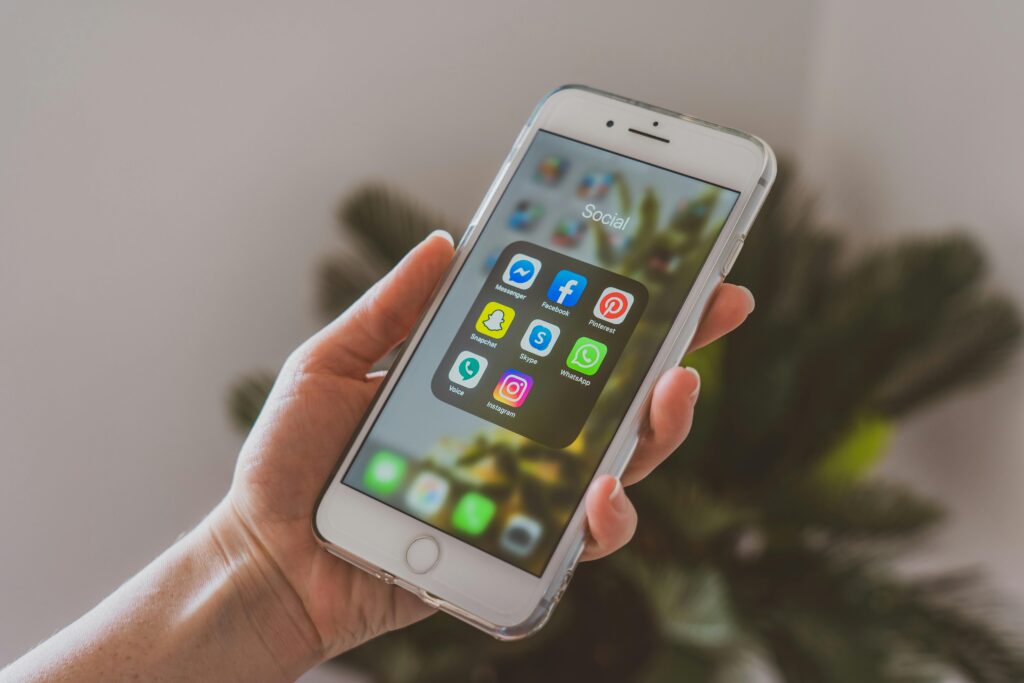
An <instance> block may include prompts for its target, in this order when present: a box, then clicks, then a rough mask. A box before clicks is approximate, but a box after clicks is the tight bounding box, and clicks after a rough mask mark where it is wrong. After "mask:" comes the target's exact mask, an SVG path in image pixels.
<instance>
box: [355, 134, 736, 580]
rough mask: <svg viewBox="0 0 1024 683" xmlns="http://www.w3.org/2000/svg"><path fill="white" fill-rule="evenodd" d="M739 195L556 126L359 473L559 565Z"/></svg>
mask: <svg viewBox="0 0 1024 683" xmlns="http://www.w3.org/2000/svg"><path fill="white" fill-rule="evenodd" d="M738 198H739V193H738V192H736V191H734V190H731V189H728V188H725V187H721V186H718V185H714V184H712V183H709V182H706V181H703V180H700V179H697V178H693V177H690V176H686V175H682V174H680V173H677V172H674V171H670V170H667V169H664V168H661V167H658V166H653V165H651V164H647V163H644V162H642V161H639V160H637V159H632V158H629V157H626V156H622V155H619V154H615V153H613V152H609V151H607V150H604V149H600V148H598V147H594V146H592V145H588V144H585V143H582V142H579V141H576V140H572V139H570V138H567V137H564V136H561V135H557V134H555V133H550V132H547V131H543V130H541V131H539V132H538V133H537V135H536V136H535V138H534V140H533V142H532V143H531V145H530V147H529V149H528V150H527V152H526V154H525V156H524V157H523V160H522V163H521V164H520V166H519V167H518V169H517V170H516V171H515V174H514V175H513V177H512V180H511V181H510V183H509V185H508V187H507V188H506V190H505V192H504V194H503V195H502V196H501V198H500V199H499V201H498V203H497V205H496V207H495V209H494V212H493V213H492V214H491V216H490V218H489V220H488V221H487V224H486V225H485V226H484V227H483V229H482V232H481V234H480V236H479V238H478V239H477V241H476V243H475V244H474V246H473V249H472V251H471V252H470V254H469V256H468V258H467V259H466V261H465V263H464V264H463V266H462V268H461V270H460V271H459V273H458V275H457V276H456V278H455V281H454V283H453V285H452V287H451V288H450V289H449V291H448V292H447V294H446V295H445V298H444V300H443V301H442V302H441V304H440V306H439V308H438V310H437V313H436V315H435V316H434V318H433V320H432V321H431V322H430V324H429V327H428V328H427V330H426V331H425V333H424V335H423V337H422V339H421V342H420V344H419V345H418V346H417V348H416V349H415V352H414V353H413V355H412V357H411V358H410V360H409V362H408V364H407V365H406V367H405V369H404V371H403V372H402V375H401V377H400V378H399V379H398V381H397V383H396V385H395V387H394V391H393V392H392V393H391V395H390V396H389V397H388V399H387V402H386V404H385V405H384V406H383V408H382V409H381V411H380V413H379V415H378V416H377V419H376V420H375V422H374V423H373V424H372V426H371V427H370V430H369V432H368V434H367V437H366V439H365V440H364V441H363V443H362V446H361V447H360V449H359V452H358V453H357V455H356V457H355V458H354V459H353V460H352V462H351V464H350V465H349V467H348V470H347V471H346V472H344V474H343V478H342V481H343V483H344V484H346V485H347V486H350V487H352V488H355V489H357V490H359V491H361V492H362V493H364V494H366V495H368V496H372V497H373V498H375V499H377V500H379V501H381V502H383V503H385V504H387V505H390V506H391V507H394V508H396V509H398V510H401V511H402V512H404V513H406V514H409V515H412V516H414V517H416V518H418V519H420V520H422V521H424V522H425V523H427V524H429V525H431V526H433V527H435V528H437V529H439V530H441V531H443V532H445V533H446V534H449V535H451V536H453V537H455V538H458V539H461V540H462V541H465V542H466V543H470V544H472V545H473V546H475V547H477V548H479V549H481V550H483V551H485V552H487V553H490V554H491V555H494V556H496V557H498V558H501V559H502V560H505V561H507V562H510V563H512V564H513V565H515V566H517V567H519V568H521V569H523V570H525V571H528V572H530V573H532V574H534V575H537V576H539V575H540V574H542V573H543V571H544V568H545V566H546V565H547V562H548V560H549V559H550V557H551V554H552V553H553V552H554V549H555V547H556V545H557V544H558V541H559V540H560V538H561V536H562V533H563V532H564V530H565V527H566V525H567V524H568V522H569V519H570V517H571V516H572V514H573V512H574V511H575V509H576V506H577V505H578V504H579V502H580V500H581V498H582V496H583V494H584V493H585V491H586V487H587V485H588V484H589V482H590V479H591V478H592V476H593V474H594V472H595V470H596V469H597V466H598V464H599V463H600V461H601V458H602V456H603V455H604V453H605V450H606V449H607V448H608V445H609V443H610V442H611V440H612V437H613V436H614V434H615V432H616V430H617V429H618V426H619V424H620V422H621V420H622V419H623V417H624V415H625V413H626V411H627V410H628V408H629V406H630V404H631V403H632V401H633V398H634V397H635V395H636V392H637V390H638V389H639V387H640V384H641V383H642V381H643V379H644V376H645V375H646V373H647V371H648V370H649V368H650V366H651V364H652V363H653V362H654V358H655V355H656V354H657V352H658V350H659V348H660V346H661V344H662V343H663V341H664V339H665V337H666V335H667V334H668V331H669V329H670V327H671V326H672V323H673V322H674V321H675V318H676V316H677V314H678V312H679V309H680V308H681V307H682V304H683V301H684V300H685V299H686V296H687V294H688V293H689V291H690V289H691V287H692V286H693V284H694V281H695V280H696V278H697V275H698V273H699V272H700V269H701V266H702V265H703V263H704V261H705V259H706V258H707V256H708V254H709V252H710V250H711V247H712V246H713V245H714V243H715V240H716V238H717V237H718V234H719V232H720V231H721V229H722V226H723V225H724V224H725V222H726V220H727V219H728V217H729V214H730V212H731V211H732V210H733V207H734V206H735V205H736V201H737V199H738Z"/></svg>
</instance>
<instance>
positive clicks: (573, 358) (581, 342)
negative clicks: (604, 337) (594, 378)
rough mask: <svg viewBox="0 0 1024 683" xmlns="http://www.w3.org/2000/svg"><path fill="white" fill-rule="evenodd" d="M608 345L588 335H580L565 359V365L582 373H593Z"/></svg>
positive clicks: (598, 366) (598, 367)
mask: <svg viewBox="0 0 1024 683" xmlns="http://www.w3.org/2000/svg"><path fill="white" fill-rule="evenodd" d="M607 354H608V347H607V346H605V345H604V344H602V343H601V342H599V341H596V340H594V339H591V338H590V337H580V338H579V339H577V340H576V343H575V344H574V345H573V347H572V351H570V352H569V357H568V358H566V359H565V365H566V367H568V368H570V369H572V370H575V371H576V372H579V373H582V374H584V375H593V374H594V373H596V372H597V371H598V370H599V369H600V367H601V363H603V362H604V357H605V356H606V355H607Z"/></svg>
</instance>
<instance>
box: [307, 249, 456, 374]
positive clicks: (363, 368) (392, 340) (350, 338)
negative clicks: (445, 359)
mask: <svg viewBox="0 0 1024 683" xmlns="http://www.w3.org/2000/svg"><path fill="white" fill-rule="evenodd" d="M453 254H454V242H453V240H452V236H451V235H450V234H448V233H447V232H445V231H444V230H435V231H434V232H432V233H430V235H428V236H427V238H426V239H425V240H423V241H422V242H420V243H419V244H418V245H416V247H414V248H413V249H412V251H410V252H409V253H408V254H406V255H405V257H404V258H403V259H402V260H401V261H400V262H399V263H398V265H396V266H395V267H394V268H393V269H392V270H391V272H390V273H388V274H387V275H386V276H384V277H383V278H382V279H381V280H380V281H378V282H377V283H376V284H375V285H374V286H373V287H371V288H370V289H369V290H368V291H367V292H366V293H365V294H363V296H361V297H360V298H359V300H358V301H356V302H355V303H354V304H352V306H351V307H349V308H348V310H346V311H345V312H344V313H342V314H341V315H340V316H339V317H338V318H336V319H335V320H334V321H332V322H331V323H330V324H328V325H327V326H326V327H325V328H324V329H322V330H320V332H318V333H317V334H316V335H315V336H313V338H312V339H310V340H309V341H308V342H306V344H305V345H304V346H307V347H308V348H306V349H304V351H305V353H303V354H302V355H303V356H304V358H303V365H304V366H305V369H306V370H307V371H322V372H328V373H331V374H336V375H342V376H349V377H363V376H365V375H366V373H367V372H369V371H370V369H371V368H372V367H373V364H374V363H376V362H377V361H378V360H380V359H381V358H383V357H384V356H385V355H387V353H388V352H389V351H390V350H391V349H393V348H394V347H395V346H397V345H398V344H399V343H400V342H401V341H402V340H403V339H405V337H406V336H407V335H408V334H409V331H410V330H411V329H412V326H413V325H414V324H415V322H416V320H417V318H418V317H419V315H420V312H421V311H422V310H423V308H424V307H425V306H426V305H427V301H428V299H429V298H430V295H431V293H432V292H433V291H434V288H435V287H436V286H437V283H438V281H439V280H440V279H441V276H442V275H443V274H444V272H445V269H447V267H448V264H449V263H450V262H451V260H452V255H453Z"/></svg>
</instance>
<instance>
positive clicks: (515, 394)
mask: <svg viewBox="0 0 1024 683" xmlns="http://www.w3.org/2000/svg"><path fill="white" fill-rule="evenodd" d="M532 388H533V378H532V377H530V376H529V375H524V374H523V373H521V372H517V371H516V370H506V371H505V374H503V375H502V376H501V379H499V380H498V385H497V386H496V387H494V398H495V399H497V400H499V401H501V402H502V403H504V404H506V405H510V406H512V407H513V408H518V407H519V406H521V405H523V401H525V400H526V397H527V396H529V394H530V389H532Z"/></svg>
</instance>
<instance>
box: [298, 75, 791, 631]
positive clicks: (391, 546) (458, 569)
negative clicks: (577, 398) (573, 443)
mask: <svg viewBox="0 0 1024 683" xmlns="http://www.w3.org/2000/svg"><path fill="white" fill-rule="evenodd" d="M608 120H614V121H615V125H614V126H611V127H609V126H607V123H606V122H607V121H608ZM654 120H657V121H658V122H659V125H658V127H657V128H654V127H652V123H653V121H654ZM630 128H633V129H635V130H638V131H641V134H635V133H632V132H630V130H629V129H630ZM542 129H543V130H547V131H550V132H553V133H557V134H559V135H563V136H566V137H569V138H572V139H575V140H578V141H580V142H583V143H586V144H590V145H595V146H597V147H602V148H604V149H607V150H609V151H612V152H615V153H618V154H623V155H626V156H630V157H633V158H636V159H639V160H641V161H645V162H648V163H651V164H655V165H657V166H661V167H664V168H667V169H669V170H673V171H677V172H679V173H683V174H686V175H689V176H693V177H695V178H699V179H702V180H707V181H709V182H712V183H715V184H718V185H721V186H724V187H728V188H731V189H734V190H737V191H738V192H739V193H740V196H739V198H738V200H737V204H736V207H735V208H734V209H733V211H732V213H731V214H730V216H729V219H728V220H727V222H726V225H725V226H724V227H723V229H722V231H721V233H720V234H719V236H718V239H717V240H716V242H715V245H714V246H713V248H712V250H711V252H710V254H709V256H708V258H707V260H706V261H705V263H704V265H703V266H702V268H701V271H700V273H699V275H698V277H697V280H696V281H695V283H694V286H693V288H692V289H691V291H690V293H689V295H688V296H687V298H686V301H685V302H684V304H683V306H682V307H681V308H680V311H679V313H678V315H677V317H676V320H675V321H674V323H673V325H672V327H671V328H670V330H669V333H668V335H667V336H666V339H665V341H664V343H663V344H662V346H661V348H660V349H659V352H658V354H657V356H656V358H655V361H654V363H653V364H652V365H651V368H650V369H649V371H648V373H647V375H646V376H645V378H644V381H643V382H642V384H641V386H640V389H639V390H638V392H637V395H636V397H635V398H634V401H633V402H632V403H631V405H630V407H629V409H628V410H627V412H626V414H625V417H624V419H623V421H622V423H621V424H620V426H619V429H618V430H617V432H616V434H615V436H614V437H613V439H612V441H611V443H610V444H609V446H608V449H607V450H606V452H605V454H604V456H603V458H602V459H601V462H600V464H599V466H598V468H597V471H596V472H595V475H594V476H598V475H600V474H604V473H612V474H615V475H618V474H619V473H621V471H622V470H623V469H624V467H625V465H626V463H627V462H628V458H629V455H631V453H632V450H633V448H634V446H635V444H636V441H637V438H638V434H639V433H640V429H641V428H642V426H643V424H644V416H645V414H646V407H647V402H648V400H649V396H650V392H651V390H652V389H653V386H654V383H655V381H656V380H657V378H658V377H659V376H660V375H661V374H662V372H664V370H666V369H667V368H668V367H671V366H672V365H675V364H678V363H679V361H680V360H681V358H682V356H683V354H684V353H685V350H686V348H687V347H688V346H689V344H690V341H691V340H692V337H693V333H694V332H695V330H696V326H697V323H698V322H699V317H700V316H699V314H700V313H701V312H702V310H703V308H704V306H705V305H706V304H707V301H708V299H709V298H710V295H711V293H712V292H713V291H714V287H715V286H717V284H718V283H719V282H720V281H721V280H722V279H723V277H724V274H723V270H724V267H725V266H726V265H728V264H727V263H726V260H727V259H729V258H730V256H731V255H732V254H733V249H732V247H734V246H736V245H738V243H739V240H742V238H743V237H744V236H745V233H746V230H747V229H748V228H749V225H750V221H751V220H752V218H753V215H752V211H751V210H753V212H756V208H758V206H759V204H760V201H761V200H763V196H764V194H765V193H766V192H767V189H768V186H770V184H771V180H772V179H773V177H774V168H775V166H774V156H773V155H772V153H771V150H770V148H768V146H767V145H765V144H764V143H762V142H761V141H760V140H758V139H756V138H753V137H751V136H748V135H746V134H743V133H739V132H738V131H732V130H730V129H726V128H722V127H719V126H715V125H713V124H707V123H705V122H701V121H697V120H695V119H691V118H689V117H683V116H680V115H678V114H674V113H671V112H667V111H664V110H659V109H656V108H652V107H649V106H647V105H641V104H639V103H635V102H631V101H628V100H623V99H621V98H616V97H614V96H610V95H607V94H604V93H599V92H596V91H593V90H590V89H587V88H583V87H578V86H570V87H565V88H561V89H559V90H556V91H554V92H553V93H551V94H550V95H549V96H547V97H546V98H545V99H544V100H542V102H541V104H540V105H538V107H537V109H536V110H535V111H534V113H533V115H532V116H531V117H530V120H529V121H528V122H527V125H526V126H524V128H523V129H522V130H521V131H520V133H519V136H518V137H517V139H516V141H515V144H514V145H513V147H512V150H511V151H510V152H509V155H508V157H506V159H505V161H504V162H503V164H502V166H501V168H500V170H499V171H498V174H497V175H496V177H495V179H494V181H493V183H492V185H491V187H490V189H489V190H488V191H487V193H486V195H485V196H484V199H483V201H482V203H481V205H480V207H479V208H478V209H477V211H476V213H475V215H474V216H473V219H472V221H471V222H470V226H469V228H468V229H467V231H466V233H465V235H464V237H463V239H462V241H461V242H460V244H459V249H458V250H457V252H456V256H455V259H454V260H453V263H452V265H451V266H450V268H449V270H448V272H447V273H446V275H445V276H444V278H443V280H442V282H441V284H440V285H439V286H438V289H437V291H436V292H435V294H434V296H433V297H432V299H431V303H430V305H429V306H428V308H427V310H426V311H424V313H423V315H422V316H421V318H420V320H419V322H418V323H417V324H416V326H415V328H414V330H413V332H412V333H411V334H410V337H409V339H408V340H407V342H406V344H405V346H404V347H403V349H402V350H401V352H400V353H399V354H398V356H397V358H396V360H395V362H394V365H393V366H392V369H391V372H389V374H388V377H387V378H386V380H385V381H384V382H383V384H382V386H381V389H380V391H379V393H378V395H377V397H376V398H375V399H374V401H373V403H372V405H371V407H370V408H369V410H368V411H367V414H366V416H365V418H364V420H363V422H362V423H361V424H360V426H359V428H358V429H357V430H356V433H355V435H354V436H353V438H352V440H351V442H350V443H349V445H348V446H347V447H346V449H345V450H344V452H343V455H342V456H341V457H340V458H339V463H338V466H337V467H336V468H335V471H334V472H333V473H332V475H331V478H330V480H329V481H328V483H327V484H326V485H325V488H324V491H323V492H322V494H321V497H320V499H319V500H318V502H317V506H316V510H315V513H314V532H315V533H316V536H317V538H318V540H319V542H320V543H321V544H322V545H323V546H324V547H325V548H326V549H327V550H329V551H330V552H332V553H334V554H336V555H339V556H340V557H343V558H344V559H346V560H348V561H350V562H352V563H354V564H356V565H357V566H360V567H361V568H363V569H364V570H366V571H369V572H370V573H373V574H375V575H377V576H379V577H381V578H382V579H384V580H386V581H393V582H395V583H398V584H399V585H402V586H403V587H405V588H408V589H410V590H412V591H413V592H415V593H417V594H418V595H420V597H421V598H423V599H424V600H426V601H427V602H429V603H431V604H434V605H435V606H439V607H441V608H442V609H445V611H448V612H450V613H452V614H454V615H455V616H457V617H459V618H462V619H464V620H466V621H468V622H470V623H472V624H473V625H475V626H477V627H479V628H481V629H483V630H485V631H488V632H490V633H492V634H493V635H496V636H498V637H509V638H511V637H518V636H520V635H524V634H525V633H528V632H531V631H532V630H534V629H536V628H539V626H540V625H541V624H542V623H543V620H544V619H545V618H546V616H547V614H548V613H549V612H550V608H551V607H553V605H554V602H557V598H558V597H560V594H561V590H564V586H565V585H566V584H567V582H568V577H569V576H571V570H572V567H574V566H575V564H576V562H577V560H578V558H579V555H580V553H581V552H582V549H583V541H584V537H585V533H584V513H583V509H582V505H581V506H579V507H578V508H577V510H576V511H575V513H574V515H573V517H572V518H571V519H570V521H569V524H568V525H567V526H566V530H565V532H564V533H563V535H562V538H561V540H560V541H559V543H558V546H557V548H556V550H555V552H554V553H553V555H552V557H551V559H550V560H549V562H548V565H547V567H546V568H545V571H544V573H543V574H542V575H541V576H540V577H537V576H534V575H533V574H530V573H529V572H527V571H525V570H522V569H520V568H518V567H516V566H514V565H512V564H509V563H508V562H505V561H504V560H501V559H499V558H497V557H495V556H493V555H490V554H489V553H487V552H485V551H483V550H480V549H478V548H475V547H474V546H472V545H470V544H468V543H466V542H464V541H462V540H461V539H458V538H455V537H453V536H449V535H447V534H445V533H443V532H441V531H439V530H437V529H435V528H433V527H431V526H429V525H427V524H425V523H424V522H422V521H420V520H418V519H416V518H415V517H412V516H410V515H407V514H406V513H404V512H401V511H399V510H396V509H394V508H392V507H390V506H388V505H386V504H384V503H381V502H379V501H377V500H375V499H373V498H371V497H370V496H368V495H366V494H363V493H361V492H360V491H358V490H356V489H353V488H351V487H349V486H346V485H344V484H342V483H341V476H340V473H341V472H342V471H347V468H348V466H349V465H350V464H351V461H352V459H353V458H354V457H355V455H356V454H357V453H358V451H359V448H360V447H361V445H362V443H363V441H364V440H365V438H366V436H367V435H368V433H369V431H370V429H371V427H372V425H373V424H374V422H375V421H376V418H377V416H378V415H379V413H380V410H381V408H382V406H383V404H384V403H385V401H386V400H387V398H388V396H389V395H390V393H391V392H392V391H393V389H394V386H395V384H396V382H397V381H398V379H399V378H400V376H401V374H402V371H403V370H404V369H405V366H406V364H407V363H408V360H409V358H410V357H411V355H412V352H413V351H414V350H415V348H416V346H417V345H418V343H419V341H420V339H421V338H422V335H423V333H424V331H425V330H426V328H427V326H428V325H429V323H430V321H431V320H432V319H433V317H434V315H435V313H436V311H437V309H438V307H439V306H440V304H441V302H442V301H443V299H444V296H445V294H446V293H447V292H448V290H449V288H450V287H451V286H452V284H453V282H454V281H455V278H456V277H457V275H458V273H459V272H460V270H461V268H462V266H463V264H464V263H465V260H466V258H467V256H468V254H469V252H470V250H471V249H472V247H473V245H474V244H475V243H476V240H477V239H478V237H479V235H480V234H481V233H482V228H483V226H485V225H486V223H487V219H488V218H489V217H490V215H491V213H492V212H493V210H494V208H495V206H496V204H497V202H498V199H499V198H500V197H501V195H502V193H503V192H504V190H505V188H506V187H507V185H508V183H509V182H510V180H511V178H512V175H513V173H514V171H515V169H516V168H517V167H518V165H519V163H520V162H521V160H522V157H523V155H524V154H525V152H526V150H527V149H528V148H529V145H530V143H531V142H532V141H533V138H534V136H535V135H536V133H537V131H539V130H542ZM644 133H650V134H654V133H656V137H650V136H648V135H645V134H644ZM658 138H667V139H668V140H670V141H671V142H669V143H665V142H662V141H661V140H659V139H658ZM752 202H753V204H752ZM347 520H359V523H358V524H352V523H348V521H347ZM424 535H427V536H431V537H433V538H435V539H436V540H437V542H438V544H439V545H440V548H441V555H440V559H439V561H438V562H437V564H436V566H435V567H434V568H433V569H432V570H431V571H430V572H428V573H426V574H416V573H414V572H412V570H411V569H410V568H409V567H408V566H406V564H405V550H406V548H407V546H408V545H409V543H410V542H411V541H412V540H413V539H415V538H418V537H421V536H424ZM552 597H553V598H554V600H551V598H552ZM546 599H547V602H548V603H550V606H549V607H548V608H547V609H546V610H544V609H541V610H538V607H539V606H542V605H543V604H544V603H545V600H546ZM537 622H539V623H537Z"/></svg>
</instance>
